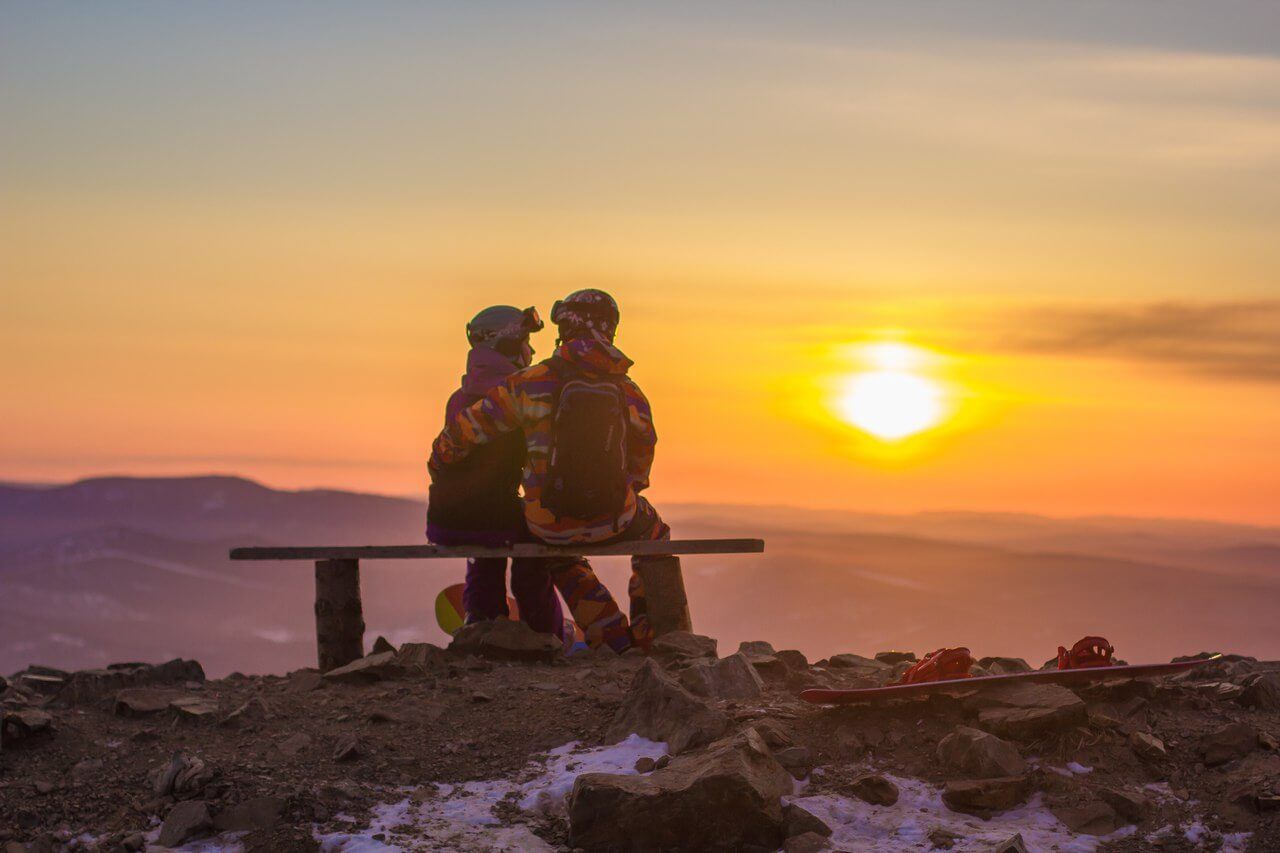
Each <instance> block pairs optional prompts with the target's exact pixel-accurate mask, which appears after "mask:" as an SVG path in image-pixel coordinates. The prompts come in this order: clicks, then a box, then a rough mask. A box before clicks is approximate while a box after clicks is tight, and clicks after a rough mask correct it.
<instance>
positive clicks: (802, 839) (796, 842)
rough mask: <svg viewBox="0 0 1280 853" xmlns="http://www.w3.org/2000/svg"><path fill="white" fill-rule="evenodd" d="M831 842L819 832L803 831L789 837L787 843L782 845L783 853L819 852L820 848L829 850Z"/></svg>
mask: <svg viewBox="0 0 1280 853" xmlns="http://www.w3.org/2000/svg"><path fill="white" fill-rule="evenodd" d="M830 848H831V842H830V841H828V840H827V839H826V838H825V837H824V836H822V835H821V834H820V833H817V832H802V833H801V834H799V835H793V836H791V837H790V838H788V839H787V843H786V844H783V845H782V851H783V853H817V851H819V850H829V849H830Z"/></svg>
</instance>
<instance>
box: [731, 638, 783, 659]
mask: <svg viewBox="0 0 1280 853" xmlns="http://www.w3.org/2000/svg"><path fill="white" fill-rule="evenodd" d="M738 651H739V652H741V653H742V654H744V655H746V656H747V657H748V658H763V657H773V656H774V651H773V646H772V645H771V644H769V643H766V642H765V641H764V640H743V641H742V642H741V643H738Z"/></svg>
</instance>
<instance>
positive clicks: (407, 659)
mask: <svg viewBox="0 0 1280 853" xmlns="http://www.w3.org/2000/svg"><path fill="white" fill-rule="evenodd" d="M444 658H445V653H444V649H442V648H440V647H439V646H433V645H432V644H431V643H405V644H404V645H402V646H401V647H400V651H399V652H397V653H396V663H397V664H399V665H400V666H401V668H403V669H405V670H407V671H409V672H414V671H419V672H421V671H426V670H429V669H434V668H435V667H437V666H439V665H440V664H442V663H444Z"/></svg>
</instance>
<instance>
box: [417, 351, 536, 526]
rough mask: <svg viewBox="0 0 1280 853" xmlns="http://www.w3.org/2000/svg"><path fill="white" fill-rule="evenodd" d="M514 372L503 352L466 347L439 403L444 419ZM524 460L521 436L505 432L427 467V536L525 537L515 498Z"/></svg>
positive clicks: (481, 396)
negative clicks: (463, 367)
mask: <svg viewBox="0 0 1280 853" xmlns="http://www.w3.org/2000/svg"><path fill="white" fill-rule="evenodd" d="M515 372H516V366H515V365H514V364H512V363H511V361H510V359H508V358H507V357H506V356H504V355H502V354H500V353H497V352H494V351H493V350H491V349H484V348H477V349H473V350H471V352H469V353H468V354H467V372H466V375H464V376H463V377H462V385H461V387H460V388H458V390H457V391H454V392H453V395H452V396H451V397H449V402H448V404H446V406H445V415H444V420H445V424H446V425H448V424H449V423H450V422H451V421H452V420H453V419H454V418H456V417H457V416H458V414H459V413H460V412H462V411H463V410H464V409H466V408H467V406H470V405H472V404H473V403H475V402H477V401H479V400H481V399H483V398H484V395H485V394H487V393H488V392H489V391H490V390H492V389H493V388H495V387H497V386H500V385H501V384H502V383H503V382H504V381H505V380H506V378H507V377H508V376H510V375H511V374H513V373H515ZM524 463H525V451H524V438H523V437H522V436H521V435H520V434H519V433H511V434H508V435H504V436H502V437H501V438H499V439H498V440H497V441H494V442H491V443H490V444H488V445H487V446H485V447H484V448H482V449H480V450H479V451H477V452H476V453H473V454H471V455H470V456H468V457H467V458H466V459H460V460H458V461H457V462H455V463H453V464H451V465H441V466H438V467H435V468H432V469H431V490H430V493H429V495H428V498H427V538H428V539H430V540H431V541H432V542H435V543H437V544H439V545H504V544H507V543H510V542H519V541H521V540H522V539H526V538H527V534H526V533H525V526H524V508H523V504H522V502H521V500H520V478H521V472H522V471H523V470H524Z"/></svg>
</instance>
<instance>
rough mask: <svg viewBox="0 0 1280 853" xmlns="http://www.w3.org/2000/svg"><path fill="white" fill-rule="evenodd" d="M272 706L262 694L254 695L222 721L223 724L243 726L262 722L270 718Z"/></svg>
mask: <svg viewBox="0 0 1280 853" xmlns="http://www.w3.org/2000/svg"><path fill="white" fill-rule="evenodd" d="M270 717H271V706H270V705H268V704H267V700H266V699H263V698H262V697H261V696H253V697H250V699H249V700H248V701H247V702H245V703H244V704H243V705H241V706H240V707H239V708H236V709H235V710H234V711H232V712H231V713H230V714H228V715H227V716H226V717H225V718H224V719H223V720H222V722H221V723H220V725H223V726H232V727H234V726H242V725H251V724H253V723H260V722H262V721H263V720H266V719H270Z"/></svg>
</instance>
